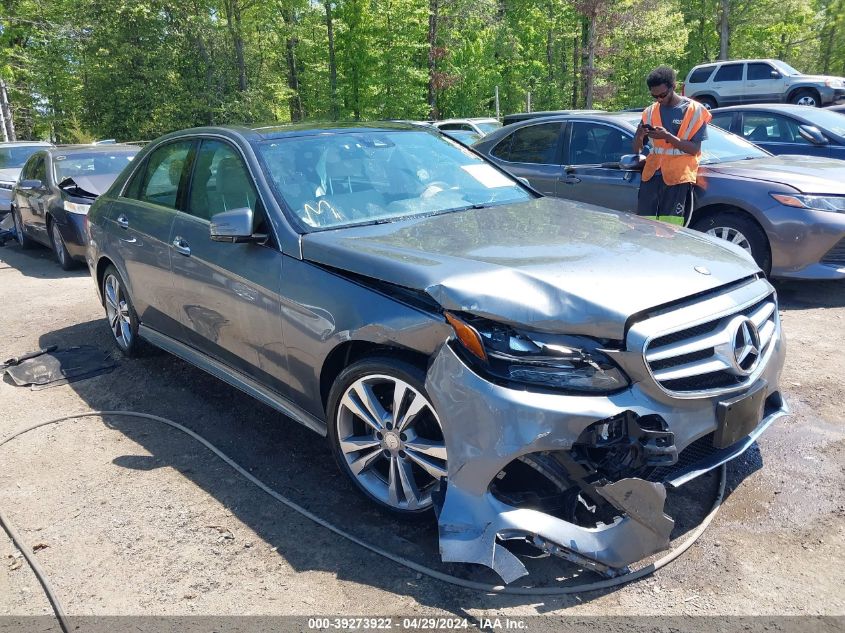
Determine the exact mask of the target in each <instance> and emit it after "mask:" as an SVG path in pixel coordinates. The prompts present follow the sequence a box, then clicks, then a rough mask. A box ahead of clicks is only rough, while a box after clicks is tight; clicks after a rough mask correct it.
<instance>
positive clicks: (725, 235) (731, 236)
mask: <svg viewBox="0 0 845 633" xmlns="http://www.w3.org/2000/svg"><path fill="white" fill-rule="evenodd" d="M707 235H712V236H714V237H718V238H719V239H720V240H725V241H728V242H731V243H732V244H736V245H737V246H739V247H740V248H741V249H742V250H744V251H745V252H747V253H748V254H749V255H752V256H753V255H754V253H753V252H752V250H751V242H749V241H748V238H747V237H745V235H743V234H742V233H741V232H740V231H737V230H736V229H735V228H732V227H729V226H714V227H713V228H712V229H710V230H708V231H707Z"/></svg>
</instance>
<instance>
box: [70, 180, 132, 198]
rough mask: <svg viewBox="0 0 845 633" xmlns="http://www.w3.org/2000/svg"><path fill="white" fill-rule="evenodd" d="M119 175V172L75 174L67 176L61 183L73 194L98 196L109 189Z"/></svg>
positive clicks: (88, 196)
mask: <svg viewBox="0 0 845 633" xmlns="http://www.w3.org/2000/svg"><path fill="white" fill-rule="evenodd" d="M117 176H118V175H117V174H92V175H90V176H74V177H73V178H66V179H65V180H63V181H62V182H61V183H60V184H61V188H62V189H64V190H66V191H68V193H71V194H72V195H75V196H80V197H84V198H96V197H97V196H100V195H102V194H103V193H105V192H106V191H108V189H109V187H111V185H112V183H113V182H114V181H115V179H116V178H117ZM74 185H76V186H74Z"/></svg>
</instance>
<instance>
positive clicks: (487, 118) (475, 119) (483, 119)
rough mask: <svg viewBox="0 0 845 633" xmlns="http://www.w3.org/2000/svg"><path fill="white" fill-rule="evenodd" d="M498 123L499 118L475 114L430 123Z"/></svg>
mask: <svg viewBox="0 0 845 633" xmlns="http://www.w3.org/2000/svg"><path fill="white" fill-rule="evenodd" d="M464 122H469V123H498V122H499V119H497V118H496V117H492V116H476V117H465V118H456V119H441V120H440V121H434V122H433V123H432V125H439V124H441V123H464Z"/></svg>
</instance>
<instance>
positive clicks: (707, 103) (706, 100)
mask: <svg viewBox="0 0 845 633" xmlns="http://www.w3.org/2000/svg"><path fill="white" fill-rule="evenodd" d="M696 100H697V101H698V102H699V103H700V104H701V105H703V106H704V107H705V108H707V109H708V110H712V109H713V108H715V107H716V100H715V99H714V98H713V97H696Z"/></svg>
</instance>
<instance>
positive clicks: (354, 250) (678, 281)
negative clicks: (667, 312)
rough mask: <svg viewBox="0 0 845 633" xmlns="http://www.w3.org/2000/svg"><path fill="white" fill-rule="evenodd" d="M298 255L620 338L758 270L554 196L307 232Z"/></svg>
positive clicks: (474, 306)
mask: <svg viewBox="0 0 845 633" xmlns="http://www.w3.org/2000/svg"><path fill="white" fill-rule="evenodd" d="M302 253H303V256H304V258H305V259H306V260H309V261H312V262H315V263H319V264H323V265H326V266H330V267H332V268H335V269H338V270H340V271H349V272H351V273H355V274H357V275H361V276H365V277H369V278H375V279H378V280H381V281H384V282H388V283H391V284H395V285H398V286H402V287H405V288H412V289H415V290H419V291H422V292H425V293H427V294H428V295H429V296H430V297H431V298H433V299H434V300H435V301H437V302H438V303H439V304H440V305H441V306H442V307H443V308H444V309H447V310H454V311H460V312H468V313H472V314H475V315H478V316H482V317H487V318H490V319H493V320H496V321H500V322H504V323H509V324H512V325H517V326H523V327H527V328H529V329H534V330H539V331H547V332H565V333H570V334H585V335H589V336H593V337H598V338H608V339H615V340H622V339H623V338H624V331H625V322H626V320H627V319H628V317H630V316H631V315H633V314H636V313H638V312H641V311H643V310H646V309H649V308H653V307H656V306H659V305H663V304H667V303H670V302H673V301H675V300H678V299H681V298H683V297H687V296H690V295H694V294H696V293H699V292H704V291H707V290H710V289H712V288H716V287H718V286H721V285H723V284H727V283H730V282H732V281H735V280H737V279H740V278H743V277H747V276H749V275H753V274H755V273H757V272H758V268H757V266H756V265H755V264H754V263H753V262H752V261H751V260H750V259H749V258H747V257H746V256H745V255H744V254H743V253H738V252H736V251H734V250H731V249H730V248H729V247H723V246H720V245H718V244H717V243H716V242H715V241H714V240H713V239H712V238H709V237H707V236H704V235H701V234H696V233H692V232H690V231H687V230H685V229H680V228H676V227H674V226H672V225H668V224H663V223H658V222H652V221H649V220H644V219H642V218H638V217H636V216H633V215H630V214H627V213H623V212H616V211H610V210H607V209H603V208H600V207H595V206H592V205H585V204H583V203H576V202H572V201H567V200H559V199H554V198H539V199H536V200H533V201H530V202H523V203H518V204H508V205H502V206H496V207H491V208H486V209H470V210H467V211H460V212H453V213H444V214H440V215H435V216H429V217H425V218H416V219H407V220H401V221H396V222H392V223H388V224H379V225H368V226H357V227H349V228H345V229H336V230H328V231H322V232H316V233H310V234H307V235H304V236H303V238H302ZM696 268H698V269H699V270H696Z"/></svg>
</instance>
